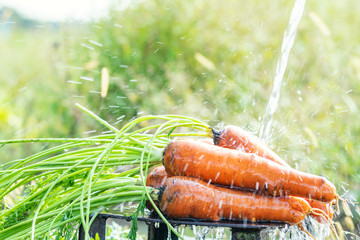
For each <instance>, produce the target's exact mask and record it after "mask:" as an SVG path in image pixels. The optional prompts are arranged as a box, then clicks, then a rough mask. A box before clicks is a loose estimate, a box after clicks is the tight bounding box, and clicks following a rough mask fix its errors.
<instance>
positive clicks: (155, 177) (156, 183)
mask: <svg viewBox="0 0 360 240" xmlns="http://www.w3.org/2000/svg"><path fill="white" fill-rule="evenodd" d="M167 176H168V175H167V173H166V171H165V167H164V166H158V167H155V168H154V169H153V170H151V172H150V173H149V174H148V176H147V178H146V186H149V187H153V188H159V187H161V186H164V183H165V181H166V178H167Z"/></svg>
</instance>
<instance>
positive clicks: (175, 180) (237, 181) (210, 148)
mask: <svg viewBox="0 0 360 240" xmlns="http://www.w3.org/2000/svg"><path fill="white" fill-rule="evenodd" d="M147 185H148V186H151V187H153V188H158V189H161V194H160V196H159V198H158V202H157V206H159V208H160V210H161V211H162V212H163V213H164V214H166V215H167V216H169V217H173V218H196V219H208V220H214V221H218V220H220V219H234V220H245V219H246V220H250V221H257V220H265V221H281V222H287V223H290V224H300V223H301V222H302V220H304V218H305V217H306V216H307V215H309V214H311V215H312V216H314V217H315V218H316V219H317V220H318V221H319V222H327V221H329V220H331V219H332V216H333V210H332V208H331V207H332V205H333V204H334V203H335V201H336V200H337V198H338V195H337V194H336V188H335V186H334V185H333V184H332V183H331V182H330V181H328V180H327V179H326V178H324V177H321V176H316V175H313V174H308V173H305V172H301V171H298V170H295V169H293V168H291V167H290V166H289V165H288V164H287V163H286V162H285V161H284V160H282V159H281V158H280V157H279V156H278V155H277V154H275V153H274V152H273V151H272V150H270V149H269V148H268V147H267V146H266V145H265V144H263V143H262V142H261V141H260V140H259V139H257V138H256V137H255V136H253V135H250V134H249V133H247V132H246V131H244V130H242V129H241V128H239V127H236V126H227V127H225V128H224V129H223V130H222V131H221V132H217V131H215V130H213V141H209V140H194V139H190V140H189V139H180V140H172V141H171V142H170V143H169V144H168V145H167V147H166V148H165V150H164V152H163V166H159V167H156V168H155V169H153V170H152V171H151V172H150V173H149V175H148V176H147Z"/></svg>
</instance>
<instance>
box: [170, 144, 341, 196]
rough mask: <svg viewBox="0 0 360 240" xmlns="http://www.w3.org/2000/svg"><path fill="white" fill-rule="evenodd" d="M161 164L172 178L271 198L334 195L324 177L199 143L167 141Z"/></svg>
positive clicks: (246, 154) (251, 155)
mask: <svg viewBox="0 0 360 240" xmlns="http://www.w3.org/2000/svg"><path fill="white" fill-rule="evenodd" d="M163 163H164V166H165V169H166V172H167V173H168V174H169V175H171V176H188V177H196V178H200V179H202V180H204V181H208V182H212V183H217V184H221V185H226V186H237V187H241V188H246V189H253V190H258V191H260V192H263V193H265V194H269V195H273V196H287V195H293V196H300V197H307V198H310V199H316V200H320V201H326V202H329V201H332V200H333V199H335V197H336V196H337V195H336V188H335V186H334V185H333V184H332V183H331V182H330V181H328V180H327V179H326V178H324V177H320V176H316V175H313V174H308V173H304V172H301V171H298V170H295V169H292V168H289V167H285V166H281V165H279V164H277V163H274V162H271V161H268V160H267V159H265V158H262V157H259V156H257V155H255V154H250V153H244V152H241V151H237V150H233V149H227V148H222V147H218V146H212V145H210V144H207V143H202V142H200V141H192V140H176V141H172V142H170V143H169V144H168V146H167V147H166V149H165V150H164V156H163Z"/></svg>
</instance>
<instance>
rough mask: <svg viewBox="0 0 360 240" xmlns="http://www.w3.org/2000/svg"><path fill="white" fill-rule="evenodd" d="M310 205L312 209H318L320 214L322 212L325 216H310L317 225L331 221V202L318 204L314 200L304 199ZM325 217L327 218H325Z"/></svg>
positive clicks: (332, 212) (332, 213)
mask: <svg viewBox="0 0 360 240" xmlns="http://www.w3.org/2000/svg"><path fill="white" fill-rule="evenodd" d="M304 199H305V200H306V201H307V202H308V203H309V205H310V207H311V208H313V209H320V210H321V211H322V212H324V213H325V214H326V216H324V215H319V214H316V215H315V214H311V216H312V217H314V218H315V219H316V220H317V221H318V222H319V223H326V222H327V220H328V219H332V218H333V216H334V210H333V209H332V207H331V205H333V202H327V203H324V202H320V201H317V200H314V199H308V198H304ZM325 217H327V218H328V219H327V218H325Z"/></svg>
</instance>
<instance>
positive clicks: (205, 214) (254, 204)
mask: <svg viewBox="0 0 360 240" xmlns="http://www.w3.org/2000/svg"><path fill="white" fill-rule="evenodd" d="M160 209H161V211H162V212H164V213H165V214H167V215H168V216H170V217H173V218H196V219H207V220H213V221H219V220H220V219H230V220H244V219H247V220H250V221H256V220H265V221H266V220H268V221H281V222H287V223H290V224H296V223H299V222H301V221H302V220H303V219H304V218H305V216H306V215H307V214H308V213H309V212H310V210H311V208H310V206H309V204H308V203H307V202H306V201H305V200H303V199H301V198H296V197H289V198H282V197H280V198H274V197H267V196H263V195H256V194H254V193H248V192H242V191H238V190H233V189H228V188H223V187H218V186H214V185H212V184H207V183H206V182H204V181H202V180H199V179H195V178H189V177H169V178H167V180H166V182H165V188H164V191H163V193H162V198H161V202H160Z"/></svg>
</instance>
